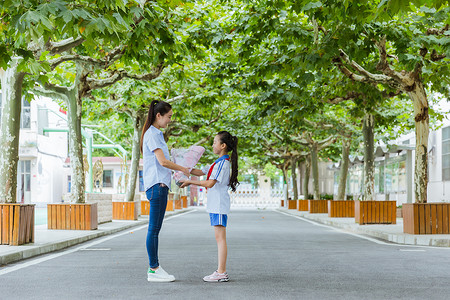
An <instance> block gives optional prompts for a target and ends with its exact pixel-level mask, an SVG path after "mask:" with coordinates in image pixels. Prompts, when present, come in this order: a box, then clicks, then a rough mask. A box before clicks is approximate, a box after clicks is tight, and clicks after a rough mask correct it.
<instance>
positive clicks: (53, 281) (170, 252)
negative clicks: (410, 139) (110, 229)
mask: <svg viewBox="0 0 450 300" xmlns="http://www.w3.org/2000/svg"><path fill="white" fill-rule="evenodd" d="M208 222H209V219H208V217H207V214H206V212H205V211H202V210H199V211H193V212H191V213H187V214H183V215H179V216H176V217H173V218H170V219H168V220H166V221H165V223H164V227H163V230H162V232H161V239H160V261H161V265H162V266H163V267H164V268H165V269H166V270H168V271H169V272H170V273H173V274H174V275H175V276H176V277H177V281H176V282H174V283H149V282H147V280H146V271H147V253H146V250H145V235H146V228H142V227H140V228H135V229H134V230H133V231H132V232H129V231H127V232H123V233H120V234H119V235H114V236H108V237H105V238H102V239H99V240H95V241H93V242H92V241H91V242H88V243H86V244H84V245H81V246H77V247H73V248H70V249H68V250H65V251H61V252H57V253H54V254H50V255H47V256H41V257H39V258H35V259H30V260H26V261H22V262H20V263H17V264H12V265H8V266H3V267H1V268H0V298H1V299H25V298H26V299H97V298H104V299H148V298H151V297H152V296H157V298H155V299H196V300H198V299H449V298H450V284H449V282H450V267H449V266H450V249H437V248H429V247H405V246H398V245H393V244H387V243H384V242H381V241H376V240H370V239H365V238H361V237H358V236H354V235H350V234H346V233H343V232H340V231H337V230H334V229H333V228H330V227H326V226H323V225H318V224H315V223H312V222H311V221H305V220H302V219H299V218H295V217H292V216H287V215H285V214H282V213H280V212H276V211H265V210H259V211H257V210H237V211H233V212H232V214H231V215H230V217H229V227H228V247H229V263H228V273H229V274H230V277H231V281H230V282H228V283H220V284H215V283H204V282H202V280H201V278H202V277H203V276H204V275H207V274H209V273H211V272H212V271H214V270H215V267H216V245H215V240H214V236H213V230H212V228H210V227H209V224H208Z"/></svg>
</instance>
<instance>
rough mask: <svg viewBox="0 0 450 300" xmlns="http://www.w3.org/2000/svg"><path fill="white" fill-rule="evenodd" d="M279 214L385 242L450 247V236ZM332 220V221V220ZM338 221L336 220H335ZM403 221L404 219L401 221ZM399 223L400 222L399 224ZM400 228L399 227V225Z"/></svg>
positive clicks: (293, 214) (291, 213) (278, 209)
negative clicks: (387, 230)
mask: <svg viewBox="0 0 450 300" xmlns="http://www.w3.org/2000/svg"><path fill="white" fill-rule="evenodd" d="M276 210H277V211H279V212H282V213H287V214H290V215H292V216H297V217H300V218H304V219H308V220H312V221H315V222H317V223H320V224H324V225H328V226H332V227H335V228H339V229H343V230H345V231H347V232H351V233H356V234H360V235H366V236H371V237H374V238H377V239H380V240H384V241H387V242H390V243H395V244H399V245H411V246H432V247H450V235H448V234H445V235H434V234H433V235H431V234H427V235H425V234H420V235H418V234H416V235H414V234H407V233H403V232H401V233H389V232H386V231H383V230H380V229H373V228H370V226H373V225H359V224H356V223H355V224H352V225H349V224H343V223H340V222H339V221H338V219H340V218H329V217H328V215H326V217H324V216H325V215H324V214H309V213H305V214H300V213H295V212H296V211H295V212H294V211H289V210H287V209H281V208H277V209H276ZM330 219H331V220H330ZM333 219H336V220H333ZM400 220H402V219H400ZM397 223H399V222H397ZM375 226H395V225H387V224H386V225H382V224H380V225H375ZM397 226H398V225H397Z"/></svg>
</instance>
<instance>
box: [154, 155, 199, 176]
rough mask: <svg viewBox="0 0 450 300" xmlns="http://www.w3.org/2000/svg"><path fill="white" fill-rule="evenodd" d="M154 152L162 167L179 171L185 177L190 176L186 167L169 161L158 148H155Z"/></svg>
mask: <svg viewBox="0 0 450 300" xmlns="http://www.w3.org/2000/svg"><path fill="white" fill-rule="evenodd" d="M154 152H155V155H156V159H157V160H158V162H159V164H160V165H161V166H163V167H164V168H167V169H171V170H175V171H181V172H183V174H184V175H186V176H187V177H189V176H190V174H189V169H188V168H185V167H183V166H180V165H177V164H176V163H174V162H171V161H170V160H168V159H166V157H165V156H164V152H163V151H162V150H161V149H160V148H158V149H156V150H155V151H154Z"/></svg>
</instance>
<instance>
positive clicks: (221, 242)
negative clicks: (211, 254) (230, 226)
mask: <svg viewBox="0 0 450 300" xmlns="http://www.w3.org/2000/svg"><path fill="white" fill-rule="evenodd" d="M214 233H215V236H216V242H217V252H218V266H217V272H219V273H225V272H226V271H227V228H226V227H224V226H221V225H216V226H214Z"/></svg>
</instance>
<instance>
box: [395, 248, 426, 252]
mask: <svg viewBox="0 0 450 300" xmlns="http://www.w3.org/2000/svg"><path fill="white" fill-rule="evenodd" d="M398 250H400V251H402V252H426V251H425V250H422V249H398Z"/></svg>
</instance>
